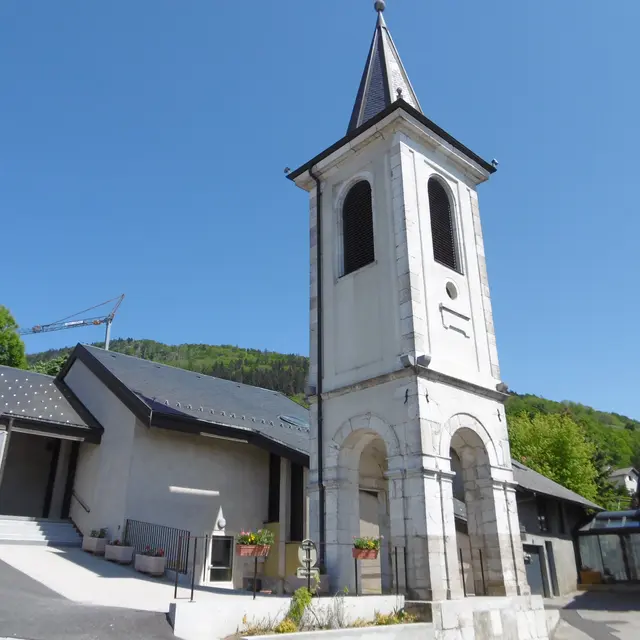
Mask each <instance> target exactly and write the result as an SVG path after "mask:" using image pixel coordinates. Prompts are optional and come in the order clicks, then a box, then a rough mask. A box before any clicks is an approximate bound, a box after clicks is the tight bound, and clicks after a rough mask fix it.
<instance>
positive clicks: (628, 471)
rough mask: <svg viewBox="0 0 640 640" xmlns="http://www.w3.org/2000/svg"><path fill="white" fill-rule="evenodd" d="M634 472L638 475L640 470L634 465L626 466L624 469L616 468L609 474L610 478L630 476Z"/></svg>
mask: <svg viewBox="0 0 640 640" xmlns="http://www.w3.org/2000/svg"><path fill="white" fill-rule="evenodd" d="M632 473H635V474H636V475H638V472H637V471H636V469H635V468H634V467H626V468H624V469H615V470H614V471H612V472H611V473H610V474H609V477H610V478H619V477H620V476H629V475H631V474H632Z"/></svg>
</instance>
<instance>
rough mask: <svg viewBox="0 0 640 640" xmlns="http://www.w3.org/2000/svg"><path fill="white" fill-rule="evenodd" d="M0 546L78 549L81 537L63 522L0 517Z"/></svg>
mask: <svg viewBox="0 0 640 640" xmlns="http://www.w3.org/2000/svg"><path fill="white" fill-rule="evenodd" d="M0 544H36V545H49V546H60V547H62V546H64V547H79V546H81V545H82V537H81V536H80V534H79V533H78V531H77V530H76V528H75V527H74V526H73V523H72V522H70V521H68V520H67V521H65V520H43V519H35V518H16V517H8V516H7V517H5V516H2V517H0Z"/></svg>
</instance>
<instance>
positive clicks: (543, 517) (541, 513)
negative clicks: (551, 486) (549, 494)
mask: <svg viewBox="0 0 640 640" xmlns="http://www.w3.org/2000/svg"><path fill="white" fill-rule="evenodd" d="M536 506H537V508H538V528H539V529H540V531H549V518H548V517H547V503H546V501H545V500H544V499H543V498H538V499H537V500H536Z"/></svg>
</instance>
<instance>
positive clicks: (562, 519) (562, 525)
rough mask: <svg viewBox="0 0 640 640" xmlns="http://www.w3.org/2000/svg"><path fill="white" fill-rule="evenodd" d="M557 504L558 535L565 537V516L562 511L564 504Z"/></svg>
mask: <svg viewBox="0 0 640 640" xmlns="http://www.w3.org/2000/svg"><path fill="white" fill-rule="evenodd" d="M557 504H558V523H559V529H560V533H561V534H562V535H565V534H566V533H567V520H566V514H565V510H564V504H563V503H562V502H558V503H557Z"/></svg>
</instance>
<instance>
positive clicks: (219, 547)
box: [209, 536, 233, 582]
mask: <svg viewBox="0 0 640 640" xmlns="http://www.w3.org/2000/svg"><path fill="white" fill-rule="evenodd" d="M232 579H233V538H228V537H226V536H225V537H223V536H211V568H210V569H209V580H210V582H231V581H232Z"/></svg>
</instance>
